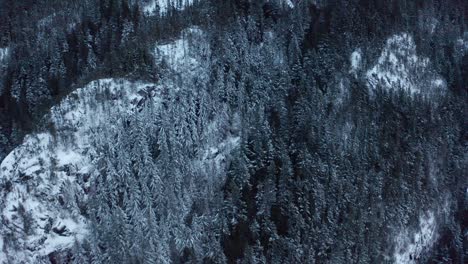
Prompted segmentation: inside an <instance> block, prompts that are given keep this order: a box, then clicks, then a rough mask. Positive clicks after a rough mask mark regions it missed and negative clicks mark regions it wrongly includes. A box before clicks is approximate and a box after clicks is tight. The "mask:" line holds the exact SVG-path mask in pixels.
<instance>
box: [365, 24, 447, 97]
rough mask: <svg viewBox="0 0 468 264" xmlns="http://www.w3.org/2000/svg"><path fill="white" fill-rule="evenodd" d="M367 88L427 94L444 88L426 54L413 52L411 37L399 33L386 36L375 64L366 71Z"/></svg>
mask: <svg viewBox="0 0 468 264" xmlns="http://www.w3.org/2000/svg"><path fill="white" fill-rule="evenodd" d="M366 78H367V81H368V87H369V89H370V90H371V91H372V90H375V89H376V88H378V87H381V88H384V89H387V90H398V89H403V90H405V91H407V92H409V93H410V94H419V93H421V94H430V93H432V92H435V91H441V90H442V91H443V90H445V85H443V81H442V82H440V81H439V80H441V77H439V76H438V75H437V74H436V73H435V72H434V71H433V69H432V68H431V66H430V61H429V59H428V58H424V57H420V56H418V55H417V53H416V44H415V42H414V40H413V37H412V36H410V35H409V34H407V33H402V34H398V35H394V36H392V37H390V38H389V39H388V40H387V42H386V45H385V47H384V49H383V50H382V53H381V55H380V57H379V59H378V61H377V62H376V64H375V65H374V66H373V67H372V68H371V69H370V70H368V71H367V73H366Z"/></svg>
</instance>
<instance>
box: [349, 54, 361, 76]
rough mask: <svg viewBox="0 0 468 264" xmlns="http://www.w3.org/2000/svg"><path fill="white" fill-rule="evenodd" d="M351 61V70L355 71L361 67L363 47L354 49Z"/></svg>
mask: <svg viewBox="0 0 468 264" xmlns="http://www.w3.org/2000/svg"><path fill="white" fill-rule="evenodd" d="M350 61H351V72H352V73H355V72H356V71H358V70H359V69H360V68H361V61H362V53H361V49H357V50H355V51H353V53H351V57H350Z"/></svg>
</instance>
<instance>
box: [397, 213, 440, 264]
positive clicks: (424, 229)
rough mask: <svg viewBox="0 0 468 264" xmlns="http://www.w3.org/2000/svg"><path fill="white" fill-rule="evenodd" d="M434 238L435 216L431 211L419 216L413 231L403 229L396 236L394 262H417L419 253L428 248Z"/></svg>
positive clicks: (404, 263)
mask: <svg viewBox="0 0 468 264" xmlns="http://www.w3.org/2000/svg"><path fill="white" fill-rule="evenodd" d="M436 239H437V235H436V221H435V216H434V213H433V212H428V213H427V214H425V215H423V216H421V217H420V219H419V228H418V229H417V230H416V231H415V232H411V231H410V230H404V231H402V232H401V233H400V234H399V235H398V236H397V238H396V241H395V242H396V249H395V253H394V258H395V263H396V264H412V263H418V259H419V257H420V256H421V254H422V253H424V251H425V250H428V249H430V247H431V246H432V245H433V244H434V242H435V241H436Z"/></svg>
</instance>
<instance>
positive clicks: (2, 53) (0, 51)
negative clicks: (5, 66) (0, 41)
mask: <svg viewBox="0 0 468 264" xmlns="http://www.w3.org/2000/svg"><path fill="white" fill-rule="evenodd" d="M9 53H10V49H9V48H8V47H6V48H0V63H1V62H2V61H3V60H5V59H6V58H7V57H8V54H9ZM0 66H1V64H0Z"/></svg>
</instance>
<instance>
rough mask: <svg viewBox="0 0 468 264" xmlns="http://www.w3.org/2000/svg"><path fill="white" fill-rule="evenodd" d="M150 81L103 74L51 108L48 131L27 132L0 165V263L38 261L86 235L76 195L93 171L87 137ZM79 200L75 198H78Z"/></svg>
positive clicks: (126, 107)
mask: <svg viewBox="0 0 468 264" xmlns="http://www.w3.org/2000/svg"><path fill="white" fill-rule="evenodd" d="M153 87H154V85H153V84H146V83H139V82H129V81H125V80H115V79H104V80H98V81H94V82H91V83H90V84H89V85H87V86H86V87H84V88H81V89H78V90H76V91H75V92H73V93H71V94H70V95H69V96H67V97H66V98H65V99H64V100H63V101H62V102H61V103H60V104H59V105H57V106H55V107H53V108H52V109H51V112H50V120H51V121H50V122H51V126H53V127H54V128H53V129H51V130H50V131H43V132H41V133H35V134H31V135H28V136H26V137H25V139H24V141H23V144H22V145H20V146H19V147H17V148H16V149H15V150H13V151H12V152H11V153H10V154H9V155H8V156H7V157H6V158H5V159H4V160H3V162H2V163H1V165H0V184H1V186H2V188H0V196H1V197H2V199H0V200H1V203H0V211H1V225H0V246H2V248H1V249H0V263H20V262H21V261H24V262H25V263H37V262H38V260H39V259H40V258H41V257H44V256H47V255H48V254H49V253H51V252H57V251H60V250H62V249H66V248H70V247H71V246H72V245H73V243H74V241H75V239H81V238H83V237H84V236H86V235H87V229H86V225H87V223H86V219H85V218H84V217H83V216H82V215H81V213H80V210H79V206H78V204H77V201H78V200H81V201H85V200H86V198H85V197H86V194H87V191H86V190H87V188H89V182H88V178H89V176H90V173H92V171H93V165H92V164H93V163H92V159H91V156H90V154H92V153H93V146H91V145H90V138H89V137H90V136H91V135H92V134H93V131H96V130H97V129H98V128H99V126H100V125H101V124H103V123H104V120H105V119H106V117H108V116H109V115H110V114H111V113H112V114H115V113H116V112H122V114H125V113H126V112H129V111H132V109H133V108H135V107H136V105H137V104H138V102H139V100H141V99H142V96H141V95H140V93H139V91H142V90H149V89H152V88H153ZM78 197H79V198H80V199H77V198H78Z"/></svg>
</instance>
